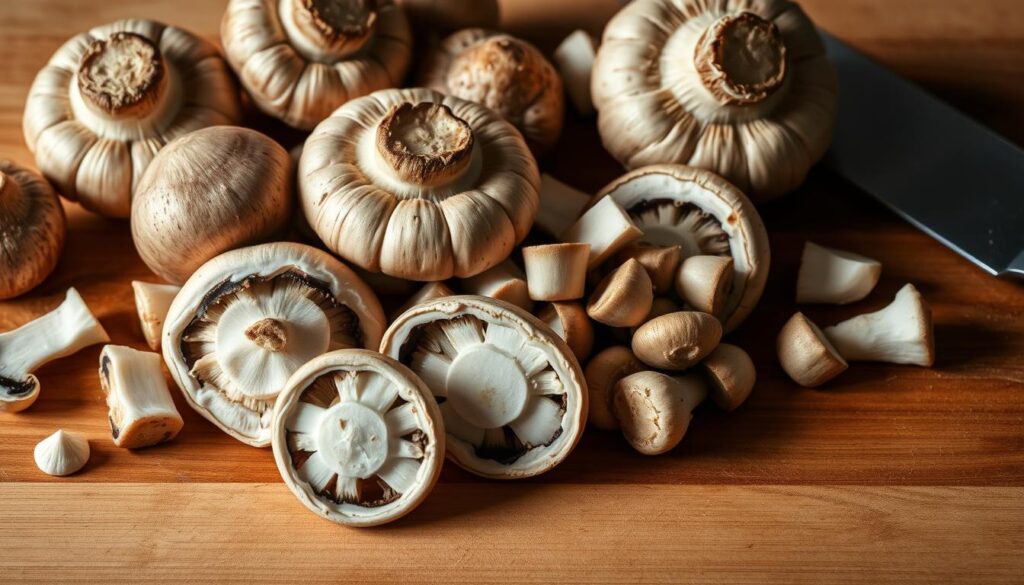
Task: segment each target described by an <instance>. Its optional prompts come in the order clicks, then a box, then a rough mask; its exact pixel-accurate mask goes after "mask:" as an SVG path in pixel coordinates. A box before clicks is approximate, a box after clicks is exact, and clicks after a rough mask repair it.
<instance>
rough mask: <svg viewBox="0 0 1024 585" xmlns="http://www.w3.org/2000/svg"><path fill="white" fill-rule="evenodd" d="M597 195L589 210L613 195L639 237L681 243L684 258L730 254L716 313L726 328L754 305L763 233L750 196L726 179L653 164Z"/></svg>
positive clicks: (766, 258) (765, 256)
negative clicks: (727, 285) (725, 290)
mask: <svg viewBox="0 0 1024 585" xmlns="http://www.w3.org/2000/svg"><path fill="white" fill-rule="evenodd" d="M597 197H598V199H597V203H596V204H595V205H594V207H593V208H591V209H592V210H593V209H595V208H596V207H597V206H598V205H601V203H602V202H603V201H604V200H605V199H612V200H614V201H615V202H616V203H618V204H619V205H621V206H622V208H624V209H625V210H626V211H627V212H629V214H630V216H631V217H632V218H633V221H634V222H635V223H636V226H637V227H638V228H639V229H640V230H642V231H643V240H644V241H647V242H650V243H652V244H655V245H658V246H676V245H678V246H682V247H683V257H684V258H689V257H690V256H697V255H701V254H703V255H712V256H727V257H731V258H732V260H733V271H734V278H733V284H732V288H731V289H730V290H729V294H728V297H727V298H726V301H725V305H724V307H723V308H722V312H721V314H720V315H718V317H719V319H720V320H721V321H722V325H723V327H724V329H725V331H726V332H729V331H732V330H734V329H735V328H736V327H738V326H739V325H740V323H742V322H743V320H744V319H746V317H747V315H748V314H749V313H750V311H752V310H753V309H754V307H755V306H757V302H758V301H759V300H760V299H761V293H762V292H763V291H764V285H765V281H767V279H768V268H769V264H770V254H769V251H768V232H767V231H766V230H765V227H764V223H762V221H761V216H760V215H759V214H758V213H757V209H755V208H754V206H753V204H751V203H750V200H749V199H747V197H746V196H745V195H743V193H741V192H740V191H739V190H737V189H736V188H735V187H733V186H732V185H731V184H729V183H728V182H727V181H725V180H724V179H722V178H721V177H719V176H718V175H716V174H714V173H711V172H709V171H704V170H700V169H695V168H691V167H685V166H681V165H657V166H651V167H645V168H642V169H637V170H635V171H633V172H631V173H628V174H626V175H624V176H622V177H620V178H618V179H616V180H615V181H613V182H612V183H611V184H610V185H608V186H607V187H605V188H604V189H603V190H602V191H601V192H600V193H599V194H598V195H597ZM588 213H589V212H588Z"/></svg>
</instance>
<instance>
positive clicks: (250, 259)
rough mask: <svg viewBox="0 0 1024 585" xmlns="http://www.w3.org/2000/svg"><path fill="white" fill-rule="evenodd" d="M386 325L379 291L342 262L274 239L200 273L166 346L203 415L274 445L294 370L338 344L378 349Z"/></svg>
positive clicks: (247, 439) (252, 440) (171, 320)
mask: <svg viewBox="0 0 1024 585" xmlns="http://www.w3.org/2000/svg"><path fill="white" fill-rule="evenodd" d="M384 323H385V320H384V312H383V309H382V308H381V306H380V302H379V301H378V300H377V297H376V295H374V293H373V291H372V290H370V288H369V287H368V286H366V284H365V283H363V281H362V280H360V279H359V277H358V276H356V275H355V273H354V272H352V270H351V269H349V268H348V267H346V266H345V265H344V264H342V263H341V262H339V261H337V260H335V259H334V258H333V257H331V256H330V255H328V254H327V253H325V252H321V251H320V250H317V249H315V248H311V247H309V246H305V245H301V244H291V243H277V244H264V245H262V246H253V247H250V248H242V249H240V250H234V251H231V252H227V253H224V254H221V255H220V256H217V257H216V258H214V259H213V260H210V261H209V262H207V263H206V264H204V265H203V266H202V267H201V268H200V269H199V270H197V271H196V273H195V274H193V275H192V278H190V279H189V280H188V282H186V283H185V286H183V287H182V289H181V292H180V293H178V296H177V297H175V299H174V302H173V303H172V304H171V308H170V310H169V311H168V313H167V318H166V320H165V321H164V333H163V342H162V344H161V345H162V348H163V354H164V361H165V362H167V366H168V369H169V370H170V372H171V376H172V377H173V378H174V380H175V382H176V383H177V384H178V386H179V387H180V388H181V389H182V391H183V392H184V394H185V397H186V398H187V399H188V402H189V404H190V405H191V406H192V407H193V408H194V409H195V410H196V411H197V412H199V414H201V415H203V416H204V417H206V418H207V419H209V420H210V421H211V422H213V423H214V424H216V425H217V426H219V427H220V428H221V429H223V430H224V432H226V433H228V434H229V435H231V436H233V437H235V438H236V439H238V440H239V441H242V442H244V443H247V444H249V445H253V446H256V447H266V446H267V445H269V444H270V410H271V408H272V407H273V405H274V399H275V398H276V397H277V395H278V393H280V391H281V389H282V388H283V387H284V385H285V383H286V382H287V381H288V378H289V376H291V375H292V374H293V373H294V372H295V371H296V370H297V369H299V367H301V366H302V365H303V364H305V363H306V362H307V361H309V360H311V359H313V358H315V357H317V356H319V355H321V354H323V353H326V352H328V351H331V350H336V349H345V348H352V347H367V348H370V347H373V348H375V347H377V345H378V344H379V343H380V338H381V334H382V332H383V330H384Z"/></svg>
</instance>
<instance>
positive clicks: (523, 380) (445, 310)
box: [381, 296, 587, 479]
mask: <svg viewBox="0 0 1024 585" xmlns="http://www.w3.org/2000/svg"><path fill="white" fill-rule="evenodd" d="M381 352H382V353H384V354H385V355H388V356H390V357H393V358H396V359H398V360H399V361H401V362H402V363H405V364H408V365H409V366H410V367H411V368H412V370H413V371H414V372H416V374H417V375H418V376H419V377H420V378H422V379H423V381H424V382H425V383H426V384H427V386H428V387H429V388H430V390H431V392H432V393H433V395H434V398H435V399H437V401H438V403H439V404H440V408H441V414H442V416H443V417H444V423H445V429H446V431H447V433H448V441H447V445H448V457H449V458H450V459H452V460H453V461H454V462H455V463H456V464H458V465H459V466H460V467H463V468H465V469H466V470H468V471H470V472H472V473H475V474H477V475H481V476H484V477H490V478H497V479H511V478H522V477H530V476H534V475H538V474H540V473H543V472H545V471H548V470H550V469H551V468H553V467H555V466H556V465H558V464H559V463H561V462H562V461H563V460H564V459H565V457H566V456H568V455H569V453H570V452H571V451H572V449H573V447H574V446H575V445H576V443H577V441H579V438H580V435H581V434H582V432H583V427H584V425H585V424H586V416H587V395H586V389H585V386H584V382H583V373H582V372H581V371H580V367H579V364H578V363H577V361H576V358H575V357H574V356H573V354H572V351H571V350H570V349H569V347H568V346H567V345H566V343H565V342H564V341H562V339H561V338H560V337H559V336H558V335H557V334H555V332H553V331H552V330H551V329H550V328H548V327H547V326H546V325H544V324H543V323H541V322H540V321H539V320H538V319H537V318H536V317H534V316H533V315H530V314H528V313H526V312H525V311H523V310H522V309H520V308H518V307H516V306H514V305H510V304H508V303H503V302H501V301H495V300H492V299H486V298H483V297H474V296H456V297H449V298H446V299H438V300H435V301H431V302H430V303H426V304H423V305H419V306H418V307H414V308H412V309H410V310H409V311H407V312H406V313H405V314H404V315H402V316H401V317H399V318H398V319H397V320H396V321H395V322H394V323H392V324H391V327H390V328H388V331H387V333H385V335H384V341H383V342H382V343H381Z"/></svg>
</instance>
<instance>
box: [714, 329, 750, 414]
mask: <svg viewBox="0 0 1024 585" xmlns="http://www.w3.org/2000/svg"><path fill="white" fill-rule="evenodd" d="M701 365H703V366H704V370H705V372H706V373H707V377H708V379H709V380H710V381H711V388H710V394H711V399H712V400H713V401H714V403H715V405H717V406H718V408H721V409H722V410H724V411H726V412H730V411H733V410H736V409H737V408H739V406H740V405H741V404H743V403H744V402H745V401H746V400H747V397H748V396H750V392H751V391H752V390H753V389H754V383H755V382H757V369H756V368H754V362H753V360H751V359H750V355H748V354H747V352H745V351H743V348H741V347H738V346H735V345H732V344H730V343H720V344H718V347H716V348H715V351H713V352H711V353H710V354H709V355H708V357H706V358H704V361H703V362H701Z"/></svg>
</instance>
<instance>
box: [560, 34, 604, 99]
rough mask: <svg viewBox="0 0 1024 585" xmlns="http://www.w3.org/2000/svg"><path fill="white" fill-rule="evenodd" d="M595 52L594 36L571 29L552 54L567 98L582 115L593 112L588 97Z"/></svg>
mask: <svg viewBox="0 0 1024 585" xmlns="http://www.w3.org/2000/svg"><path fill="white" fill-rule="evenodd" d="M596 54H597V43H595V42H594V37H592V36H590V34H589V33H587V32H586V31H583V30H576V31H573V32H572V33H571V34H570V35H569V36H567V37H565V40H563V41H562V42H561V44H559V45H558V48H556V49H555V52H554V53H553V54H552V57H553V58H554V61H555V66H556V67H558V72H559V73H560V74H561V75H562V81H563V83H565V91H566V93H568V94H569V100H570V101H572V105H573V106H575V107H576V111H578V112H579V113H581V114H583V115H584V116H589V115H591V114H593V113H594V102H593V101H592V100H591V99H590V72H591V71H592V70H593V68H594V56H595V55H596Z"/></svg>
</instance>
